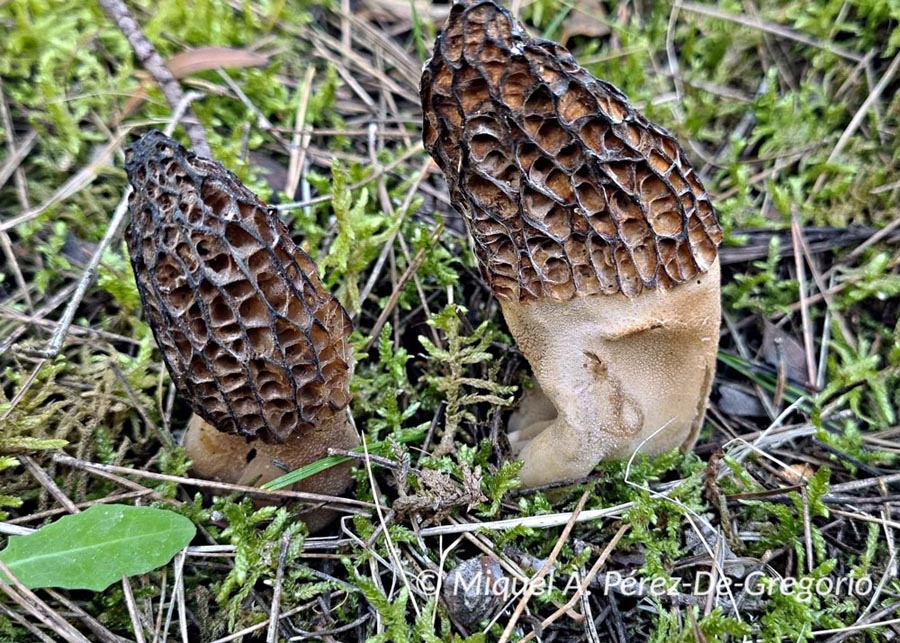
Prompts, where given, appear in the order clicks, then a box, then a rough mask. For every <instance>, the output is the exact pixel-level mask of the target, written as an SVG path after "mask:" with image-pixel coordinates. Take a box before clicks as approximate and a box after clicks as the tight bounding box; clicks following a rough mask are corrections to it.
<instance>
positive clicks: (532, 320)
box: [421, 0, 722, 485]
mask: <svg viewBox="0 0 900 643" xmlns="http://www.w3.org/2000/svg"><path fill="white" fill-rule="evenodd" d="M421 95H422V108H423V112H424V133H423V138H424V142H425V147H426V148H427V149H428V151H429V152H430V154H431V155H432V157H433V158H434V159H435V161H436V162H437V164H438V166H439V167H440V168H441V170H442V171H443V172H444V174H445V176H446V177H447V181H448V183H449V187H450V195H451V199H452V202H453V205H454V206H455V207H456V208H457V209H458V210H459V211H460V212H461V213H462V214H463V216H464V218H465V220H466V223H467V225H468V228H469V231H470V232H471V234H472V237H473V239H474V242H475V253H476V255H477V257H478V261H479V263H480V265H481V269H482V273H483V275H484V277H485V279H486V280H487V282H488V283H489V284H490V286H491V288H492V290H493V292H494V294H495V296H496V297H497V299H498V300H499V302H500V307H501V309H502V311H503V315H504V317H505V319H506V321H507V324H508V325H509V328H510V331H511V332H512V334H513V336H514V337H515V339H516V341H517V343H518V345H519V347H520V349H521V350H522V353H523V354H524V355H525V357H526V358H527V359H528V361H529V362H530V363H531V366H532V368H533V370H534V375H535V378H536V379H537V381H538V383H539V385H540V387H541V391H542V393H541V395H543V396H544V397H540V396H538V397H535V398H533V399H531V400H527V403H526V404H524V405H523V409H522V410H521V411H520V412H519V413H517V414H516V415H514V416H513V418H512V419H511V420H510V426H509V429H510V441H511V443H512V445H513V448H514V450H516V451H518V453H519V456H520V457H521V458H522V460H524V468H523V469H522V472H521V478H522V480H523V482H524V483H525V484H527V485H538V484H542V483H547V482H552V481H557V480H564V479H568V478H575V477H580V476H584V475H587V474H588V473H590V471H591V469H593V467H594V466H595V465H596V464H597V463H598V462H599V461H600V460H603V459H610V458H622V457H628V456H629V455H631V454H632V453H634V452H635V451H636V450H638V449H641V451H642V452H644V453H650V454H653V453H660V452H662V451H666V450H669V449H673V448H676V447H679V446H683V447H688V448H689V447H690V446H691V445H692V444H693V442H694V440H695V439H696V436H697V432H698V431H699V429H700V426H701V425H702V422H703V417H704V413H705V407H706V400H707V397H708V395H709V390H710V387H711V385H712V379H713V372H714V368H715V358H716V348H717V346H718V331H719V263H718V256H717V255H718V251H717V247H718V244H719V243H720V241H721V239H722V231H721V229H720V227H719V224H718V221H717V219H716V215H715V212H714V210H713V207H712V205H711V204H710V200H709V195H708V194H707V192H706V190H705V189H704V188H703V185H702V184H701V183H700V180H699V179H698V177H697V175H696V173H695V172H694V171H693V169H692V168H691V166H690V164H689V163H688V161H687V159H686V158H685V155H684V152H683V151H682V149H681V148H680V147H679V145H678V143H677V142H676V141H675V139H674V138H673V136H672V135H671V134H670V133H669V132H667V131H666V130H664V129H663V128H661V127H658V126H656V125H654V124H653V123H651V122H650V121H648V120H647V119H646V118H645V117H644V116H642V115H641V114H640V113H638V112H637V111H636V110H635V109H634V108H633V107H632V106H631V105H630V104H629V103H628V100H627V99H626V97H625V96H624V95H623V94H622V93H621V92H620V91H619V90H618V89H616V88H615V87H613V86H612V85H610V84H609V83H606V82H603V81H600V80H598V79H596V78H594V77H593V76H591V75H590V74H589V73H588V72H587V71H585V70H584V69H582V68H581V67H579V66H578V64H577V63H576V62H575V60H574V59H573V58H572V56H571V55H570V54H569V53H568V52H567V51H566V50H565V49H563V48H562V47H560V46H559V45H556V44H554V43H552V42H547V41H543V40H536V39H533V38H530V37H529V36H528V35H527V33H526V32H525V28H524V27H523V26H522V25H521V24H519V23H518V22H517V21H516V20H515V19H514V18H513V17H512V16H511V15H510V14H509V12H508V11H506V10H505V9H503V8H502V7H500V6H499V5H497V4H496V3H495V2H493V1H492V0H480V1H479V0H464V1H458V2H456V3H454V4H453V6H452V8H451V10H450V16H449V18H448V20H447V24H446V25H445V26H444V29H443V31H442V33H441V34H440V35H439V37H438V39H437V42H436V43H435V48H434V54H433V56H432V58H431V60H430V61H429V62H428V63H427V64H426V66H425V71H424V73H423V76H422V85H421Z"/></svg>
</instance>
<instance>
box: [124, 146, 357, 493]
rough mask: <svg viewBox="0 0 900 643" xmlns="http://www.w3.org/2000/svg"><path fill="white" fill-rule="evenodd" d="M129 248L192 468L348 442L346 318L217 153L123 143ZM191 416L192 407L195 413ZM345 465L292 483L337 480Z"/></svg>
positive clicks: (331, 488) (295, 458)
mask: <svg viewBox="0 0 900 643" xmlns="http://www.w3.org/2000/svg"><path fill="white" fill-rule="evenodd" d="M125 169H126V172H127V173H128V178H129V180H130V181H131V184H132V186H133V188H134V192H133V193H132V195H131V201H130V208H131V225H130V227H129V230H128V234H127V243H128V250H129V252H130V254H131V262H132V266H133V267H134V275H135V279H136V280H137V285H138V291H139V292H140V295H141V302H142V304H143V308H144V311H145V313H146V315H147V319H148V321H149V323H150V327H151V328H152V329H153V334H154V336H155V338H156V342H157V344H158V345H159V347H160V349H161V351H162V354H163V358H164V359H165V363H166V366H167V367H168V369H169V373H170V374H171V376H172V380H173V382H174V383H175V386H176V388H177V390H178V392H179V393H180V394H181V395H183V396H185V397H186V398H187V399H188V400H189V401H190V403H191V406H192V407H193V410H194V412H195V414H196V415H197V416H199V417H195V418H193V419H192V421H191V422H190V424H189V428H188V431H187V434H186V437H185V448H186V449H187V452H188V454H189V456H190V457H191V460H192V461H193V467H194V471H195V473H196V474H197V475H199V476H202V477H204V478H210V479H216V480H220V481H225V482H232V483H241V484H260V483H265V482H268V481H269V480H272V479H273V478H275V477H277V476H279V475H281V474H283V473H285V472H286V471H287V470H290V469H292V468H296V467H298V466H301V465H303V464H307V463H309V462H312V461H314V460H316V459H318V458H321V457H324V456H325V455H327V449H328V448H329V447H336V448H344V449H348V448H352V447H354V446H356V445H357V444H358V436H357V433H356V430H355V429H354V427H353V424H352V420H351V418H350V416H349V414H348V412H347V410H346V409H347V405H348V403H349V401H350V393H349V380H350V374H351V368H352V367H351V365H352V352H351V348H350V346H349V345H348V343H347V337H348V336H349V334H350V330H351V323H350V319H349V317H348V315H347V313H346V311H345V310H344V308H343V307H342V306H341V304H340V303H339V302H338V301H337V299H335V298H334V297H333V296H332V295H331V294H330V293H328V292H327V291H325V289H324V288H323V286H322V283H321V282H320V280H319V276H318V273H317V271H316V266H315V264H314V263H313V261H312V259H311V258H310V257H309V255H307V254H306V253H305V252H303V250H301V249H300V248H298V247H297V246H296V245H295V244H294V242H293V241H292V240H291V238H290V235H289V234H288V230H287V228H286V226H285V225H284V223H283V222H282V221H281V220H280V219H279V218H278V216H277V215H276V213H275V211H274V210H272V209H270V208H268V207H267V206H266V205H265V204H264V203H263V202H262V201H260V200H259V198H258V197H257V196H256V195H255V194H253V193H252V192H250V190H248V189H247V188H246V187H245V186H244V185H243V184H242V183H241V182H240V180H239V179H238V178H237V177H236V176H235V175H234V174H232V173H231V172H229V171H228V170H226V169H225V168H224V167H223V166H222V165H221V164H220V163H216V162H214V161H211V160H208V159H205V158H200V157H198V156H196V155H195V154H192V153H191V152H189V151H187V150H186V149H185V148H184V147H182V146H181V145H179V144H178V143H177V142H175V141H174V140H172V139H170V138H169V137H167V136H165V135H164V134H162V133H161V132H156V131H154V132H150V133H148V134H146V135H145V136H143V137H142V138H141V139H140V140H138V141H137V142H136V143H135V144H134V145H133V146H132V148H131V149H130V150H128V152H127V155H126V162H125ZM201 418H202V419H201ZM349 482H350V476H349V470H348V469H347V468H346V467H343V468H334V469H331V470H328V471H326V472H324V473H323V474H320V475H317V476H314V477H312V478H310V479H307V480H306V481H304V482H302V483H301V484H300V485H299V486H298V487H296V489H298V490H303V491H311V492H317V493H324V494H337V493H340V492H342V491H343V490H344V489H345V488H346V487H347V485H348V484H349Z"/></svg>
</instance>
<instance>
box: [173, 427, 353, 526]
mask: <svg viewBox="0 0 900 643" xmlns="http://www.w3.org/2000/svg"><path fill="white" fill-rule="evenodd" d="M358 445H359V435H358V434H357V432H356V429H355V428H354V427H353V424H352V423H351V421H350V416H349V415H348V413H347V412H346V411H341V412H339V413H336V414H335V415H333V416H331V417H329V418H326V419H325V420H324V421H323V422H321V423H320V424H318V425H317V426H316V427H315V428H314V429H312V430H308V431H299V432H297V433H294V434H293V435H291V436H290V437H289V438H288V439H287V441H286V442H284V443H282V444H266V443H264V442H261V441H260V440H250V441H248V440H247V439H246V438H244V437H242V436H239V435H232V434H227V433H222V432H220V431H218V430H216V429H215V428H214V427H213V426H212V425H210V424H209V423H207V422H206V421H205V420H203V419H202V418H201V417H200V416H198V415H196V414H195V415H193V416H192V417H191V420H190V422H189V423H188V428H187V431H186V432H185V435H184V444H183V446H184V449H185V451H187V454H188V457H190V459H191V460H192V462H193V465H192V467H191V470H192V471H193V473H194V474H195V475H196V476H198V477H200V478H203V479H205V480H216V481H218V482H226V483H229V484H239V485H244V486H260V485H263V484H265V483H267V482H269V481H271V480H274V479H275V478H277V477H279V476H282V475H284V474H285V473H288V472H289V471H292V470H293V469H296V468H298V467H302V466H304V465H306V464H309V463H311V462H315V461H316V460H319V459H320V458H324V457H326V456H327V455H328V449H329V448H335V449H352V448H354V447H356V446H358ZM350 468H351V465H350V463H346V464H342V465H338V466H335V467H331V468H330V469H327V470H325V471H323V472H321V473H319V474H316V475H315V476H312V477H310V478H307V479H306V480H303V481H301V482H298V483H297V484H295V485H293V486H292V487H290V489H291V490H292V491H303V492H307V493H319V494H324V495H330V496H337V495H340V494H341V493H343V492H344V491H346V489H347V488H348V487H349V486H350V483H351V482H352V479H351V477H350ZM337 515H338V514H337V512H335V511H332V510H329V509H327V508H317V509H314V510H312V511H311V512H309V513H308V514H304V515H303V520H304V522H306V524H307V526H308V527H309V530H310V532H314V531H318V530H319V529H322V528H323V527H325V526H327V525H328V524H329V523H330V522H331V521H332V520H334V519H335V518H336V517H337Z"/></svg>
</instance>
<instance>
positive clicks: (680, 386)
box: [500, 260, 720, 486]
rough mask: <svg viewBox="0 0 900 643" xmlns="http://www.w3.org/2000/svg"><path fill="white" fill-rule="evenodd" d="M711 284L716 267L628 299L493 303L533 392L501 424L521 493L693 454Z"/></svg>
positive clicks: (715, 319) (711, 323) (709, 335)
mask: <svg viewBox="0 0 900 643" xmlns="http://www.w3.org/2000/svg"><path fill="white" fill-rule="evenodd" d="M719 283H720V271H719V262H718V260H716V261H715V263H714V264H713V265H712V266H711V267H710V269H709V270H708V271H707V272H706V273H703V274H700V275H699V276H698V277H697V278H696V279H693V280H692V281H690V282H686V283H684V284H681V285H679V286H676V287H673V288H670V289H657V290H645V291H644V292H642V293H641V294H640V295H638V296H636V297H634V298H631V299H629V298H628V297H627V296H625V295H623V294H621V293H617V294H613V295H594V296H590V297H579V298H576V299H573V300H570V301H566V302H553V301H546V300H539V301H529V302H512V301H501V302H500V306H501V308H502V310H503V316H504V317H505V318H506V322H507V324H508V326H509V329H510V332H511V333H512V335H513V337H514V338H515V340H516V342H517V343H518V345H519V348H520V349H521V351H522V353H523V354H524V355H525V357H526V358H527V359H528V361H529V363H530V364H531V367H532V369H533V371H534V376H535V379H536V380H537V382H538V384H539V385H540V388H541V393H542V395H541V394H540V393H538V394H536V395H532V396H531V397H530V398H526V402H527V403H523V409H522V410H521V411H520V412H518V413H516V414H515V415H514V416H513V418H512V419H511V420H510V426H509V430H510V433H509V438H510V443H511V444H512V446H513V451H514V452H515V453H517V455H518V457H520V458H521V459H522V460H523V461H524V463H525V464H524V467H523V468H522V471H521V473H520V477H521V479H522V482H523V483H524V484H525V485H526V486H537V485H541V484H547V483H550V482H557V481H560V480H567V479H573V478H580V477H583V476H586V475H588V474H589V473H590V472H591V470H592V469H593V468H594V467H595V466H596V465H597V463H599V462H600V461H601V460H610V459H619V458H628V457H630V456H631V455H632V454H633V453H634V452H636V451H640V452H641V453H646V454H650V455H654V454H659V453H663V452H665V451H669V450H671V449H675V448H678V447H682V448H685V449H689V448H691V447H692V446H693V444H694V441H695V440H696V438H697V434H698V432H699V430H700V428H701V426H702V425H703V418H704V416H705V413H706V402H707V398H708V397H709V391H710V388H711V386H712V381H713V375H714V372H715V365H716V351H717V349H718V345H719V320H720V302H719V291H720V286H719ZM536 393H537V392H536Z"/></svg>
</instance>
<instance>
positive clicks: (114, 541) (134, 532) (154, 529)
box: [0, 505, 196, 591]
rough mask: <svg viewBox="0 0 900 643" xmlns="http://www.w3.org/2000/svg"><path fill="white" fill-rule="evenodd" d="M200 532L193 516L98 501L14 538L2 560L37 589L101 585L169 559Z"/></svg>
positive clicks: (104, 585)
mask: <svg viewBox="0 0 900 643" xmlns="http://www.w3.org/2000/svg"><path fill="white" fill-rule="evenodd" d="M195 532H196V528H195V527H194V524H193V523H192V522H191V521H190V520H188V519H187V518H185V517H184V516H181V515H179V514H176V513H173V512H171V511H166V510H164V509H154V508H152V507H132V506H129V505H94V506H93V507H91V508H90V509H88V510H87V511H83V512H81V513H78V514H73V515H71V516H66V517H64V518H60V519H59V520H57V521H56V522H54V523H51V524H49V525H47V526H46V527H43V528H41V529H39V530H37V531H36V532H34V533H33V534H28V535H27V536H14V537H12V538H10V539H9V544H8V545H7V546H6V549H4V550H3V551H0V560H2V561H3V562H4V563H6V565H7V566H8V567H9V569H10V571H11V572H12V573H13V574H15V576H16V578H18V579H19V580H20V581H22V583H24V584H25V586H26V587H29V588H31V589H36V588H39V587H61V588H64V589H92V590H95V591H100V590H103V589H106V588H107V587H109V586H110V585H112V584H113V583H115V582H116V581H117V580H119V579H120V578H122V577H123V576H134V575H137V574H144V573H146V572H149V571H151V570H153V569H156V568H157V567H161V566H163V565H165V564H166V563H167V562H169V561H170V560H171V559H172V557H173V556H174V555H175V554H176V553H177V552H178V551H179V550H180V549H182V548H184V547H185V546H186V545H187V544H188V543H189V542H191V539H192V538H193V537H194V533H195Z"/></svg>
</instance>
